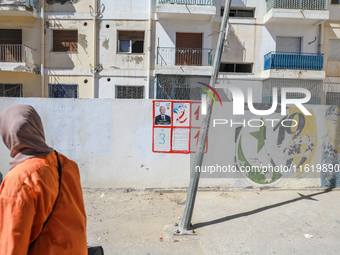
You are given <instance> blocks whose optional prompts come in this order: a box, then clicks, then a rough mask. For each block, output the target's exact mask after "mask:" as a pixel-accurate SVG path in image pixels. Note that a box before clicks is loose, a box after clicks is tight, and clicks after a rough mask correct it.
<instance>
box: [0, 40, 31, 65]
mask: <svg viewBox="0 0 340 255" xmlns="http://www.w3.org/2000/svg"><path fill="white" fill-rule="evenodd" d="M34 60H35V50H34V49H32V48H30V47H28V46H25V45H20V44H0V62H25V63H30V64H34V62H35V61H34Z"/></svg>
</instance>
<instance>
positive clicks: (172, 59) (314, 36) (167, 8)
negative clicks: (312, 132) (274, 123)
mask: <svg viewBox="0 0 340 255" xmlns="http://www.w3.org/2000/svg"><path fill="white" fill-rule="evenodd" d="M224 4H225V1H223V0H143V1H134V2H131V1H118V0H114V1H108V0H73V1H66V0H47V1H38V0H26V1H11V0H4V1H1V3H0V7H1V8H0V92H1V93H0V94H1V96H23V97H75V98H135V99H141V98H146V99H148V98H157V99H197V100H199V96H200V95H199V93H198V91H199V90H197V87H200V85H199V82H203V83H208V82H209V77H210V75H211V71H212V63H213V60H214V55H215V52H216V45H217V40H218V36H219V30H220V24H221V20H222V15H223V13H224ZM339 13H340V2H339V1H338V0H313V1H312V0H287V1H279V0H267V1H265V0H261V1H256V0H233V1H232V5H231V10H230V14H229V16H230V18H229V24H230V26H229V31H228V41H227V44H226V47H225V51H224V52H223V54H222V59H221V65H220V73H219V79H218V86H219V87H223V84H233V85H235V86H238V87H239V88H241V89H242V90H243V92H244V94H245V95H246V94H247V88H248V87H252V88H253V90H252V93H253V101H254V102H263V103H270V102H271V101H272V88H273V87H277V88H278V92H280V88H281V87H289V86H291V87H297V86H299V87H304V88H307V89H308V90H309V91H311V94H312V98H311V100H310V102H309V103H312V104H331V103H332V104H338V102H339V98H340V89H338V87H339V85H338V84H339V82H340V78H339V77H340V74H339V72H340V50H339V48H340V33H339V31H340V14H339ZM219 91H220V93H221V94H222V98H223V99H224V100H227V101H228V100H231V99H232V96H231V94H230V92H229V91H228V90H227V89H223V88H221V89H220V90H219ZM289 96H290V97H292V98H295V97H296V98H299V97H300V96H303V95H299V94H293V93H292V94H291V95H289ZM279 102H280V98H279Z"/></svg>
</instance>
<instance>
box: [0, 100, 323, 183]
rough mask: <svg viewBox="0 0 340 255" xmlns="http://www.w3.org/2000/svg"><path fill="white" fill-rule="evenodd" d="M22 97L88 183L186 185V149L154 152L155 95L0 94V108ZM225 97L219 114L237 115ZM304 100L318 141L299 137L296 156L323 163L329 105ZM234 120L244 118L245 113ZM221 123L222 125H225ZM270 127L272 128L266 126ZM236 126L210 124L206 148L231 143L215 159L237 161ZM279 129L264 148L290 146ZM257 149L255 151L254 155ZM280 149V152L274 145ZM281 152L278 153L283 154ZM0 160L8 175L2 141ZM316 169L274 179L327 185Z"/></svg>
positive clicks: (309, 124) (308, 127)
mask: <svg viewBox="0 0 340 255" xmlns="http://www.w3.org/2000/svg"><path fill="white" fill-rule="evenodd" d="M18 103H24V104H30V105H32V106H33V107H35V108H36V110H37V111H38V113H39V114H40V116H41V118H42V121H43V123H44V127H45V134H46V140H47V144H48V145H50V146H52V147H53V148H54V149H56V150H58V151H59V152H61V153H63V154H64V155H66V156H67V157H69V158H70V159H72V160H75V161H76V162H77V163H78V165H79V168H80V172H81V179H82V184H83V187H90V188H135V189H144V188H175V187H186V186H188V183H189V176H190V175H189V173H190V171H189V167H190V155H189V154H164V153H153V152H152V128H153V117H152V116H153V114H152V112H153V110H152V101H151V100H112V99H106V100H104V99H101V100H99V99H36V98H4V99H2V100H1V101H0V112H2V111H3V110H4V109H5V108H6V107H8V106H10V105H12V104H18ZM224 104H225V107H226V108H227V109H228V110H227V111H223V112H222V115H219V118H221V117H222V118H225V119H232V118H235V116H233V115H232V112H231V109H232V106H231V103H224ZM220 108H221V107H220ZM307 108H308V109H310V110H311V111H312V112H313V116H312V117H311V118H309V119H307V121H306V122H305V123H306V125H305V126H306V129H303V130H304V131H303V133H301V136H298V137H301V139H302V140H303V139H305V138H306V137H307V136H308V135H309V136H310V139H314V140H315V143H314V145H313V150H312V153H311V151H308V150H307V148H308V146H306V144H304V142H300V143H303V145H301V147H300V148H301V150H300V151H296V152H294V155H296V158H295V161H296V162H298V160H299V158H301V157H302V156H306V157H307V158H308V160H307V161H306V163H307V162H308V163H309V164H319V163H321V162H323V160H324V159H323V157H324V156H323V155H324V154H323V149H322V148H323V144H324V141H325V139H326V138H327V128H326V124H325V123H326V122H325V112H326V111H327V109H328V106H308V107H307ZM216 109H218V108H217V107H216ZM221 109H222V108H221ZM223 109H224V108H223ZM193 110H194V108H193ZM294 111H296V109H294V108H290V109H289V111H288V114H292V113H293V112H294ZM220 113H221V112H220ZM274 115H275V114H274ZM274 115H272V116H271V117H273V118H274V117H275V118H276V117H278V116H276V115H277V114H276V115H275V116H274ZM245 118H246V121H248V120H249V119H251V118H254V116H253V115H252V114H251V113H250V112H249V111H246V115H245ZM268 118H269V117H268ZM265 119H266V118H265ZM236 120H238V121H239V120H240V118H236ZM253 125H255V124H254V123H253ZM218 128H219V129H220V128H224V130H225V128H228V126H227V125H224V126H223V127H222V126H221V127H218ZM267 129H268V130H269V129H270V128H269V127H267ZM235 130H236V129H235V127H233V128H229V129H228V130H227V132H224V131H223V132H224V133H223V135H222V136H214V135H213V133H214V132H216V129H215V130H213V128H212V127H211V129H210V131H211V132H210V134H209V136H210V138H209V139H210V141H209V145H208V151H210V152H214V149H215V150H216V148H217V147H218V146H215V144H216V145H219V146H220V145H221V141H225V143H222V146H227V148H226V150H225V152H226V154H225V155H222V157H220V158H219V159H218V161H215V163H220V164H231V165H233V164H234V163H235V160H234V159H235V156H236V155H238V156H239V154H237V151H239V149H238V148H239V145H238V142H237V141H238V140H235V139H236V138H235V134H236V131H235ZM249 131H250V130H248V129H247V128H245V129H243V130H242V131H241V132H239V133H238V134H242V135H243V137H245V136H246V135H247V133H249ZM212 132H213V133H212ZM219 132H220V131H219ZM268 132H269V131H268ZM277 132H278V131H277V130H276V131H272V132H269V133H268V134H269V137H272V138H273V139H272V140H270V139H267V141H266V148H267V149H268V148H272V149H271V150H270V152H273V151H274V150H275V151H276V152H278V151H281V150H282V151H284V149H285V148H287V149H291V148H290V147H291V144H292V142H288V143H287V144H285V146H286V147H277V146H276V147H275V139H274V136H275V134H277ZM294 132H295V131H294ZM249 137H251V136H249ZM285 137H286V138H285V140H284V141H285V142H287V141H288V140H287V141H286V139H293V138H294V137H295V136H289V135H286V136H285ZM252 139H253V141H252V140H251V139H249V141H248V145H247V147H248V148H252V147H254V148H255V147H257V140H256V139H254V138H252ZM294 139H295V138H294ZM294 139H293V140H294ZM301 139H300V140H301ZM293 140H292V141H293ZM302 140H301V141H302ZM267 142H269V144H267ZM293 144H298V142H296V141H295V140H294V141H293ZM268 146H269V147H268ZM270 146H271V147H270ZM294 148H295V147H294ZM243 150H244V155H245V157H250V158H254V157H255V156H254V155H255V154H256V150H255V151H253V152H252V151H250V150H249V149H247V150H245V147H243ZM220 152H221V151H220ZM235 153H236V154H235ZM252 153H253V154H254V153H255V154H254V155H252ZM277 155H281V154H280V153H277ZM277 155H276V158H280V157H278V156H277ZM206 158H207V157H206ZM264 158H266V156H264ZM0 162H1V164H0V172H2V173H3V174H4V175H5V174H7V172H8V168H9V162H10V157H9V151H8V150H7V148H5V146H4V144H3V143H2V142H1V143H0ZM299 176H300V175H299ZM300 177H301V176H300ZM312 177H313V178H303V179H299V180H297V179H291V178H282V179H281V180H280V181H279V182H276V183H273V184H272V185H276V186H277V187H286V188H292V187H294V188H297V187H299V188H301V187H320V186H321V185H322V184H321V180H320V179H321V178H320V174H315V175H314V176H312ZM261 185H262V184H260V183H256V182H254V181H252V180H251V178H247V177H245V176H242V175H241V174H239V175H237V176H236V177H235V178H202V180H201V182H200V186H201V187H215V186H222V187H248V186H261Z"/></svg>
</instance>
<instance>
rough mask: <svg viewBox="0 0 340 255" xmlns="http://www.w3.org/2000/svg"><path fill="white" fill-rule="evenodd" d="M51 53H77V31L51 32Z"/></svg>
mask: <svg viewBox="0 0 340 255" xmlns="http://www.w3.org/2000/svg"><path fill="white" fill-rule="evenodd" d="M53 51H55V52H77V51H78V30H53Z"/></svg>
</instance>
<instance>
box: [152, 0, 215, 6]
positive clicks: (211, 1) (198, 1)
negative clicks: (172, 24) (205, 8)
mask: <svg viewBox="0 0 340 255" xmlns="http://www.w3.org/2000/svg"><path fill="white" fill-rule="evenodd" d="M158 3H159V4H188V5H209V6H215V0H158Z"/></svg>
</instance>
